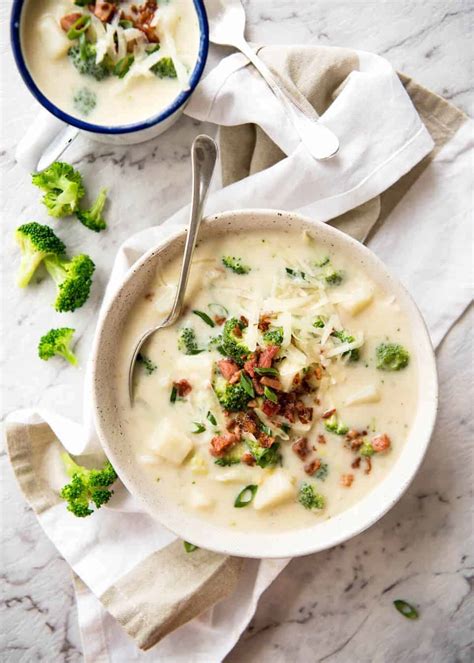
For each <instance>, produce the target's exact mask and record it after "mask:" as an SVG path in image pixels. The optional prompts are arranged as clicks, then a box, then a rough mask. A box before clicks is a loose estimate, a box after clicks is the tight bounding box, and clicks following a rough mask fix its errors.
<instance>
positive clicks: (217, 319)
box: [214, 315, 227, 327]
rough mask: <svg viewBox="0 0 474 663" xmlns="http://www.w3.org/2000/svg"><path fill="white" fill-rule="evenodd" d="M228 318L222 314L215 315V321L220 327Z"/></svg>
mask: <svg viewBox="0 0 474 663" xmlns="http://www.w3.org/2000/svg"><path fill="white" fill-rule="evenodd" d="M226 319H227V318H225V317H224V316H222V315H215V316H214V322H215V323H216V325H219V327H220V326H221V325H223V324H224V322H225V321H226Z"/></svg>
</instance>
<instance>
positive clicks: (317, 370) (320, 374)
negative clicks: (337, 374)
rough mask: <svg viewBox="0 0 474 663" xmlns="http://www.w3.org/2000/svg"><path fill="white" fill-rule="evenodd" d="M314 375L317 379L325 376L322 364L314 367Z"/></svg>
mask: <svg viewBox="0 0 474 663" xmlns="http://www.w3.org/2000/svg"><path fill="white" fill-rule="evenodd" d="M314 376H315V378H316V380H320V379H321V378H322V377H323V369H322V368H321V366H315V367H314Z"/></svg>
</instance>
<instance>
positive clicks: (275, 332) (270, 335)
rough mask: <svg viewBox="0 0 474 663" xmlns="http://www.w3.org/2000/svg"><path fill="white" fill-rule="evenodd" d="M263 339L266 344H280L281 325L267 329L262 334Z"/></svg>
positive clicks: (281, 336) (281, 337) (281, 338)
mask: <svg viewBox="0 0 474 663" xmlns="http://www.w3.org/2000/svg"><path fill="white" fill-rule="evenodd" d="M263 341H264V343H266V344H267V345H281V344H282V343H283V327H275V329H269V330H268V331H266V332H265V333H264V334H263Z"/></svg>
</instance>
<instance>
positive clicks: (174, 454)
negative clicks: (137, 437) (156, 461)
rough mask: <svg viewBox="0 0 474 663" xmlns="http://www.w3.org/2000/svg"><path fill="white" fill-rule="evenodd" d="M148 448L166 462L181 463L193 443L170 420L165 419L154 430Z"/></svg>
mask: <svg viewBox="0 0 474 663" xmlns="http://www.w3.org/2000/svg"><path fill="white" fill-rule="evenodd" d="M150 448H151V449H152V451H154V452H155V453H156V454H157V455H158V456H160V457H161V458H164V459H165V460H167V461H168V462H170V463H173V464H174V465H181V463H182V462H183V461H184V459H185V458H186V456H187V455H188V454H189V452H190V451H191V450H192V448H193V443H192V441H191V440H190V439H189V437H187V435H185V434H184V433H182V432H181V431H178V430H176V428H175V427H174V426H173V425H172V424H171V422H169V421H166V420H165V421H163V422H162V423H160V426H159V428H158V430H157V431H156V432H155V435H154V438H153V440H152V441H151V444H150Z"/></svg>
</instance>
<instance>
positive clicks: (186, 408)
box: [116, 231, 417, 531]
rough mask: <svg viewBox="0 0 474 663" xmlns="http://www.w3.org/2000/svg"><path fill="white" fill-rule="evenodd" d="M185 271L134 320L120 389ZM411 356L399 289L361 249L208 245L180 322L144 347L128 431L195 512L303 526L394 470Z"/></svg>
mask: <svg viewBox="0 0 474 663" xmlns="http://www.w3.org/2000/svg"><path fill="white" fill-rule="evenodd" d="M179 270H180V259H179V258H177V259H176V260H175V259H173V260H170V261H168V262H163V263H162V264H161V265H160V269H159V271H158V272H157V273H156V275H155V276H154V277H153V279H152V281H151V282H150V283H149V284H148V286H147V288H146V291H145V292H144V294H143V297H142V298H141V299H140V300H139V301H138V302H137V303H135V304H134V306H133V308H132V310H131V312H130V314H129V316H128V319H127V323H126V325H125V329H124V334H123V337H122V341H121V343H122V345H121V347H119V348H118V351H117V357H118V358H119V359H118V363H117V376H116V379H117V381H121V383H122V384H123V385H125V384H126V380H125V379H124V376H125V375H126V373H127V361H128V358H129V357H130V355H131V352H132V349H133V347H134V344H135V341H136V339H137V338H138V337H139V336H140V335H141V333H142V332H143V331H144V330H145V329H147V328H149V327H150V326H152V325H154V324H156V323H157V322H159V321H160V320H161V319H162V318H163V310H162V308H163V307H162V302H163V301H164V298H166V297H168V299H169V293H170V291H171V292H172V291H173V286H174V285H175V284H176V282H177V279H178V274H179ZM210 275H212V278H211V277H210ZM413 346H414V344H413V342H412V339H411V338H410V335H409V326H408V322H407V320H406V318H405V317H404V314H403V313H402V312H401V310H400V307H399V306H398V305H397V301H396V299H395V297H394V296H393V293H391V292H388V291H385V290H383V289H382V288H381V287H380V285H379V284H377V283H375V282H372V280H371V279H370V278H369V277H368V275H367V273H366V272H365V271H364V267H363V265H361V264H360V263H359V262H357V263H356V262H354V260H353V259H352V258H351V256H350V255H349V254H346V253H344V252H339V251H338V252H336V251H335V250H334V249H333V247H332V246H329V245H328V246H325V245H322V244H318V243H316V242H315V241H314V240H309V241H308V237H307V236H306V238H303V236H300V235H299V234H297V233H291V234H289V233H285V232H282V231H275V232H273V233H266V234H265V235H262V234H259V233H258V232H257V231H255V232H251V233H247V234H245V235H236V234H230V233H228V235H222V236H216V237H214V238H212V239H210V240H206V241H202V242H200V243H199V244H198V246H197V248H196V253H195V256H194V260H193V267H192V271H191V276H190V282H189V286H188V291H187V301H186V307H185V312H184V314H183V316H182V318H181V319H180V320H179V321H178V323H176V324H175V325H174V326H172V327H169V328H166V329H163V330H161V331H160V332H158V333H157V334H155V335H154V336H152V337H151V339H150V341H149V342H148V343H147V345H146V346H145V347H144V348H143V350H142V356H141V357H140V359H141V361H139V362H138V363H137V366H136V369H135V376H134V380H135V401H134V404H133V406H130V404H129V402H128V399H127V397H126V389H125V386H124V388H123V399H122V397H120V399H121V400H120V405H121V407H120V409H119V412H120V415H119V416H120V417H121V418H122V421H121V425H122V427H123V430H124V433H125V435H126V436H127V437H128V439H129V440H130V441H131V446H132V449H133V453H134V454H135V456H136V459H137V462H138V463H140V466H141V467H142V469H143V473H144V475H145V474H146V475H148V476H149V477H150V478H153V479H154V480H156V484H155V485H156V490H157V491H159V492H160V494H161V495H163V496H165V497H166V499H168V500H172V501H173V502H175V503H176V504H178V505H179V507H180V508H182V509H183V510H185V511H191V512H193V513H195V514H196V515H197V516H198V517H200V518H204V519H208V520H211V521H213V522H214V523H216V524H220V525H226V526H232V527H235V528H238V529H241V530H248V531H252V530H268V531H284V530H289V529H293V528H302V527H307V526H310V525H312V524H314V523H315V522H317V521H318V519H319V520H324V519H327V518H331V517H332V516H334V515H336V514H338V513H340V512H341V511H344V510H346V509H348V508H350V507H351V506H353V505H354V504H356V503H357V502H358V501H359V500H361V499H362V498H363V497H365V496H366V495H368V494H369V493H370V491H371V490H372V489H373V488H374V486H375V485H376V484H377V483H378V482H380V481H381V480H382V479H383V478H384V476H386V474H387V473H388V472H390V471H391V468H392V466H393V464H394V462H395V460H396V458H397V456H398V454H399V452H400V449H401V448H402V446H403V444H404V443H405V440H406V438H407V436H408V432H409V428H410V426H411V425H412V421H413V418H414V413H415V410H416V397H417V396H416V395H417V375H416V362H414V361H413V359H410V354H412V353H413V352H414V347H413ZM150 366H151V367H152V369H151V370H150ZM155 367H156V368H155ZM119 393H122V392H121V391H119Z"/></svg>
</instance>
